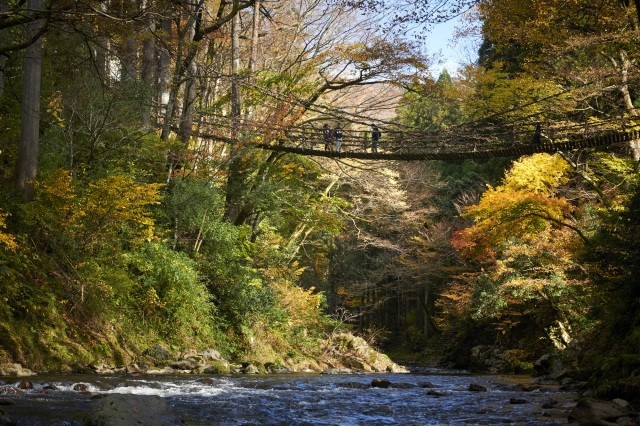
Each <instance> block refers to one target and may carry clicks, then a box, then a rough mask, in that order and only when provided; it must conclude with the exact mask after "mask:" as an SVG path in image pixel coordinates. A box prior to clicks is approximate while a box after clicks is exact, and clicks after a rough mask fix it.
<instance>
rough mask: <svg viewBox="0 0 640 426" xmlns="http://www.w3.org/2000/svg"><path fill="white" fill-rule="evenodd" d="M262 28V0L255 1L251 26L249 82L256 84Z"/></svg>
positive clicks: (249, 113)
mask: <svg viewBox="0 0 640 426" xmlns="http://www.w3.org/2000/svg"><path fill="white" fill-rule="evenodd" d="M259 29H260V0H254V2H253V26H252V28H251V56H250V57H249V82H250V83H251V84H254V83H255V81H256V79H255V70H256V61H257V59H258V36H259V33H258V30H259ZM253 113H254V108H247V114H246V116H247V117H252V116H253Z"/></svg>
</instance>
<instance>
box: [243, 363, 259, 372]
mask: <svg viewBox="0 0 640 426" xmlns="http://www.w3.org/2000/svg"><path fill="white" fill-rule="evenodd" d="M242 373H244V374H260V370H259V369H258V367H256V366H255V365H253V364H246V365H243V366H242Z"/></svg>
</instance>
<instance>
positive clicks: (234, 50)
mask: <svg viewBox="0 0 640 426" xmlns="http://www.w3.org/2000/svg"><path fill="white" fill-rule="evenodd" d="M236 1H237V0H234V3H235V2H236ZM239 33H240V17H239V16H238V15H236V16H234V17H233V20H232V21H231V78H232V80H231V118H232V124H231V138H232V139H233V140H234V141H236V149H233V150H232V152H233V154H232V158H231V161H230V163H229V177H228V178H227V188H226V200H225V201H226V208H225V219H226V220H227V221H229V222H232V223H236V222H237V221H238V217H239V215H240V210H241V209H242V203H241V200H242V198H243V197H242V194H243V193H244V191H245V189H246V188H245V181H246V176H245V174H246V170H245V167H244V162H245V160H244V156H245V150H244V148H242V147H241V146H240V143H239V142H237V139H238V133H239V129H238V128H239V125H240V87H239V84H238V83H239V82H238V79H239V71H240V34H239Z"/></svg>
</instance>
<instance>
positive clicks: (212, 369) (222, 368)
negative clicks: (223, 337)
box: [202, 360, 231, 374]
mask: <svg viewBox="0 0 640 426" xmlns="http://www.w3.org/2000/svg"><path fill="white" fill-rule="evenodd" d="M202 372H203V373H204V374H229V373H230V372H231V366H230V365H229V363H228V362H227V361H225V360H220V361H211V362H210V363H209V365H208V366H206V367H205V368H204V369H203V370H202Z"/></svg>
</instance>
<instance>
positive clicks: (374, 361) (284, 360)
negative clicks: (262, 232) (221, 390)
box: [0, 333, 408, 377]
mask: <svg viewBox="0 0 640 426" xmlns="http://www.w3.org/2000/svg"><path fill="white" fill-rule="evenodd" d="M51 372H61V373H76V374H77V373H81V374H87V373H95V374H98V375H122V374H124V375H129V376H138V375H143V374H150V375H176V374H281V373H334V374H335V373H339V374H349V373H383V372H389V373H406V372H408V370H407V369H406V368H405V367H403V366H401V365H398V364H396V363H395V362H394V361H392V360H391V359H390V358H389V357H388V356H387V355H385V354H383V353H381V352H379V351H378V350H376V349H375V348H373V347H371V346H370V345H369V344H368V343H367V342H366V341H365V340H364V339H362V338H361V337H357V336H354V335H353V334H350V333H333V334H332V335H330V336H329V337H328V338H327V339H325V340H324V341H323V342H322V345H321V346H319V348H318V351H317V356H315V357H314V356H308V355H307V356H305V355H298V356H295V357H294V356H283V357H281V358H279V359H273V360H268V361H261V360H259V359H252V358H251V355H248V356H247V357H246V358H245V359H242V360H229V359H225V357H223V355H222V354H221V353H220V351H218V350H217V349H214V348H207V349H204V350H194V349H191V350H186V351H172V350H170V349H169V348H167V347H165V346H162V345H155V346H152V347H150V348H148V349H147V350H145V351H144V352H143V353H141V354H139V355H138V356H133V357H131V361H130V362H129V363H126V364H122V365H115V364H112V363H109V362H104V361H100V360H96V361H94V362H91V363H88V364H77V365H75V366H71V365H69V366H63V367H62V368H61V369H60V371H55V370H54V371H51V370H49V371H47V370H44V371H34V370H32V369H30V368H28V367H25V366H23V365H21V364H19V363H13V362H10V363H0V376H13V377H29V376H34V375H36V374H38V373H51Z"/></svg>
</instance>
